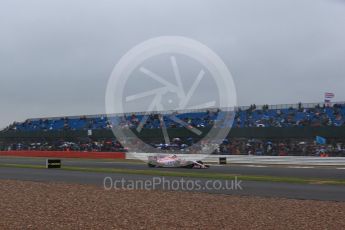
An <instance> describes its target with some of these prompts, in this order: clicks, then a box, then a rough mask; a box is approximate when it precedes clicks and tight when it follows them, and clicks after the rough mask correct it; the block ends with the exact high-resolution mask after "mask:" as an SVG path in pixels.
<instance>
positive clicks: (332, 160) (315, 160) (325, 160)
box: [126, 153, 345, 166]
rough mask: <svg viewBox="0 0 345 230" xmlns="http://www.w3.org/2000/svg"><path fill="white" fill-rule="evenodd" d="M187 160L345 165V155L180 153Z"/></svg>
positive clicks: (133, 155) (131, 155) (132, 156)
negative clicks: (220, 159) (224, 159)
mask: <svg viewBox="0 0 345 230" xmlns="http://www.w3.org/2000/svg"><path fill="white" fill-rule="evenodd" d="M152 155H155V154H150V153H126V159H132V160H133V159H137V158H138V157H141V158H146V157H148V156H152ZM178 156H179V157H181V158H183V159H187V160H199V159H201V160H202V161H205V162H209V163H218V162H219V157H226V158H227V162H228V164H266V165H319V166H322V165H324V166H327V165H337V166H345V157H303V156H248V155H201V154H179V155H178Z"/></svg>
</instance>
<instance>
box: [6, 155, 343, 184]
mask: <svg viewBox="0 0 345 230" xmlns="http://www.w3.org/2000/svg"><path fill="white" fill-rule="evenodd" d="M0 164H28V165H45V158H19V157H0ZM62 164H63V165H65V166H72V167H85V168H120V169H134V170H163V171H164V170H165V171H173V170H175V171H180V172H181V171H183V172H191V171H192V170H191V169H181V168H149V167H147V165H146V164H144V163H128V162H118V161H105V160H84V159H63V160H62ZM194 170H195V169H194ZM197 171H203V170H197ZM207 172H213V173H228V174H240V175H264V176H282V177H299V178H321V179H344V180H345V168H339V167H306V166H286V165H284V166H267V165H224V166H221V165H211V167H210V168H209V169H207Z"/></svg>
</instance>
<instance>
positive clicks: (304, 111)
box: [6, 103, 345, 131]
mask: <svg viewBox="0 0 345 230" xmlns="http://www.w3.org/2000/svg"><path fill="white" fill-rule="evenodd" d="M173 116H174V117H176V118H178V119H179V120H180V121H182V122H176V119H175V120H174V119H171V114H169V115H163V120H164V123H165V125H166V127H168V128H179V127H183V124H188V125H191V126H194V127H199V128H202V127H211V126H213V125H215V126H217V124H222V126H224V125H228V126H231V125H232V126H233V127H237V128H243V127H303V126H312V127H320V126H345V104H334V105H333V106H330V107H327V106H325V105H322V106H320V105H316V106H314V107H312V108H304V107H303V105H302V104H301V103H300V104H299V105H298V106H297V107H296V108H292V107H290V108H284V109H273V108H270V107H269V106H268V105H265V106H262V107H260V108H257V107H256V105H251V106H250V107H249V108H247V109H240V108H239V109H238V110H237V111H236V113H234V116H233V117H232V118H233V119H229V117H226V116H227V113H225V112H223V111H220V110H215V111H212V110H208V111H203V112H187V113H177V112H176V113H175V114H173ZM143 118H144V115H143V114H128V115H121V116H120V115H119V116H117V117H114V119H107V117H106V116H105V115H100V116H90V117H87V116H81V117H64V118H51V119H29V120H26V121H25V122H16V123H14V124H12V125H10V126H9V127H7V129H6V130H9V131H54V130H55V131H62V130H96V129H110V128H112V126H114V125H116V126H119V127H123V128H136V127H138V125H139V124H140V123H141V121H143V128H148V129H155V128H160V127H161V120H160V119H161V116H160V115H159V114H151V115H149V116H148V117H147V119H145V120H143ZM223 120H233V124H232V123H231V122H225V123H222V121H223Z"/></svg>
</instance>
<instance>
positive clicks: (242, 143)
mask: <svg viewBox="0 0 345 230" xmlns="http://www.w3.org/2000/svg"><path fill="white" fill-rule="evenodd" d="M192 144H194V145H195V144H196V145H198V144H199V145H202V143H194V142H193V140H188V139H186V140H181V139H180V138H174V139H173V140H172V141H171V143H170V144H165V143H163V141H162V142H161V143H150V144H149V145H150V146H152V147H154V148H157V149H160V150H161V151H162V152H164V151H165V150H178V151H179V152H181V153H192V152H189V151H188V147H189V146H191V145H192ZM0 150H60V151H85V152H89V151H92V152H104V151H106V152H118V151H126V149H125V148H124V147H123V146H122V145H121V144H120V143H119V142H117V141H116V140H114V139H108V140H96V141H95V140H92V139H84V140H82V141H75V142H71V141H64V140H59V141H54V142H19V143H10V144H0ZM143 151H144V149H143ZM213 154H230V155H258V156H260V155H269V156H298V155H300V156H342V157H344V156H345V141H339V140H337V141H336V140H333V141H329V143H327V144H325V145H320V144H317V143H316V142H315V141H314V140H310V139H309V140H303V141H302V140H298V139H284V140H264V139H246V138H230V139H225V140H223V142H222V144H220V145H217V149H216V150H215V151H214V153H213Z"/></svg>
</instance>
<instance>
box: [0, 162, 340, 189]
mask: <svg viewBox="0 0 345 230" xmlns="http://www.w3.org/2000/svg"><path fill="white" fill-rule="evenodd" d="M0 167H15V168H30V169H45V166H41V165H28V164H0ZM61 170H68V171H78V172H94V173H119V174H135V175H147V176H168V177H189V178H200V179H215V180H233V179H235V177H237V179H238V180H243V181H261V182H283V183H297V184H327V185H345V180H340V179H318V178H298V177H277V176H263V175H239V174H226V173H209V172H207V171H206V170H203V171H191V172H176V171H160V170H149V169H148V170H135V169H118V168H84V167H70V166H63V167H62V168H61Z"/></svg>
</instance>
